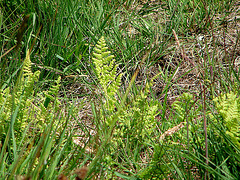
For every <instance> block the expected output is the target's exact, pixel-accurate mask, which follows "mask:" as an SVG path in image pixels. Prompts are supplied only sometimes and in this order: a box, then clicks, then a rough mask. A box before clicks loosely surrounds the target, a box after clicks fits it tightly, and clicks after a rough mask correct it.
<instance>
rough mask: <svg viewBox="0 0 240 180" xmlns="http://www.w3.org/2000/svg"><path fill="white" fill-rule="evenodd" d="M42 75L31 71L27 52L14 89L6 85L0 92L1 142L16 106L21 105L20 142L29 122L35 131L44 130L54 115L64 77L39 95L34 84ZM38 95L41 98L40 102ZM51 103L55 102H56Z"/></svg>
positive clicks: (18, 120) (16, 129) (16, 125)
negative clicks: (43, 93)
mask: <svg viewBox="0 0 240 180" xmlns="http://www.w3.org/2000/svg"><path fill="white" fill-rule="evenodd" d="M39 75H40V72H39V71H36V72H34V73H33V72H32V71H31V60H30V53H29V51H28V52H27V55H26V58H25V60H24V62H23V66H22V69H21V71H20V73H19V76H18V79H17V83H16V84H15V86H14V88H13V90H12V91H11V90H10V88H9V87H7V88H5V89H2V90H1V91H0V141H3V140H4V139H5V137H6V132H7V130H8V128H9V125H10V119H11V115H12V112H13V111H14V110H15V108H16V107H19V111H18V114H17V117H16V121H15V123H14V135H15V137H16V140H17V143H19V142H20V140H21V138H22V134H23V131H24V130H25V129H26V128H27V126H28V125H29V124H30V123H31V128H32V129H33V132H34V131H40V132H41V131H43V130H44V128H45V125H46V124H48V123H49V120H50V118H51V116H52V111H50V110H53V111H54V112H56V111H57V110H59V108H60V102H59V101H58V100H57V95H58V91H59V87H60V80H61V79H60V78H59V79H58V80H57V81H56V85H54V86H52V87H51V88H50V90H49V91H46V92H45V96H41V95H38V96H37V97H36V96H35V93H34V86H35V83H36V82H37V80H38V77H39ZM36 98H37V99H38V100H37V101H36ZM44 99H45V101H44ZM46 99H49V101H48V106H46V107H45V106H44V104H45V102H46ZM51 102H55V104H53V103H51ZM53 107H54V108H53Z"/></svg>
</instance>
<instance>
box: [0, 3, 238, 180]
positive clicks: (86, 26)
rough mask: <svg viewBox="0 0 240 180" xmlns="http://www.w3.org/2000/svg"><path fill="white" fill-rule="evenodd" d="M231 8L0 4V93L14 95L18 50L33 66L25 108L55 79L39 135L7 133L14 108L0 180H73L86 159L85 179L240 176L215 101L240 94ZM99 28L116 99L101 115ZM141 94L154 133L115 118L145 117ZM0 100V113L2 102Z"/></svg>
mask: <svg viewBox="0 0 240 180" xmlns="http://www.w3.org/2000/svg"><path fill="white" fill-rule="evenodd" d="M237 6H239V3H238V2H237V1H223V0H202V1H197V0H192V1H189V0H178V1H172V0H169V1H161V2H160V1H159V2H158V1H151V2H150V1H149V2H145V1H133V0H128V1H108V0H102V1H92V0H82V1H70V0H66V1H58V0H56V1H31V0H15V1H7V0H3V1H1V2H0V37H1V38H0V44H1V46H0V47H1V53H0V87H1V90H3V91H4V90H5V89H6V88H8V87H9V89H10V94H11V95H13V94H14V89H15V88H17V87H16V86H18V84H17V81H18V80H17V79H18V77H19V76H20V75H21V69H22V66H23V60H24V59H25V57H26V54H27V50H30V52H31V61H32V69H31V70H32V71H33V72H35V71H37V70H40V71H41V73H40V76H39V81H38V82H36V83H35V84H34V93H33V94H34V96H33V98H35V99H34V100H32V102H33V104H32V105H33V106H38V105H40V104H41V103H43V104H44V105H46V106H47V105H48V103H49V102H48V101H49V99H47V98H46V99H39V95H40V96H41V97H42V94H44V92H45V91H47V89H49V87H51V86H52V85H54V82H55V81H56V79H57V78H58V77H59V76H61V79H62V81H61V84H62V86H61V90H60V95H59V96H58V97H57V98H56V99H55V100H52V103H53V106H51V109H49V111H48V112H46V113H48V117H49V119H47V120H48V122H49V123H47V124H44V125H42V126H41V127H42V129H41V133H40V132H38V131H36V132H34V131H31V128H33V125H32V124H31V123H29V124H27V126H24V127H20V128H22V129H21V132H22V136H21V137H16V134H15V133H16V132H15V131H16V129H14V128H15V126H14V125H16V122H17V120H18V116H19V113H21V112H19V107H20V106H21V103H23V102H22V101H21V99H19V101H18V102H19V103H20V104H15V105H13V106H12V109H11V115H9V117H5V118H7V119H8V121H9V125H8V126H6V127H8V128H7V129H4V137H5V138H4V139H1V144H0V169H1V171H0V172H1V174H0V177H1V178H8V179H12V178H18V179H22V178H23V177H31V178H32V179H49V178H50V179H57V177H59V176H60V175H61V176H62V177H65V176H66V177H69V179H74V178H75V177H76V176H79V178H80V176H81V175H80V174H81V173H82V174H86V172H85V171H86V169H84V168H82V167H85V166H88V173H87V174H88V175H87V176H88V177H86V178H87V179H93V178H95V179H111V178H122V179H137V178H139V179H151V178H155V179H167V178H170V179H171V178H172V179H180V178H181V179H239V176H240V174H239V172H238V169H239V160H240V157H239V147H238V146H237V145H236V144H235V143H234V141H233V140H232V139H231V137H230V136H229V135H228V134H227V133H226V132H227V128H226V124H224V117H222V116H221V113H219V112H218V110H217V108H216V104H214V101H213V99H214V98H215V97H217V96H219V95H220V94H221V93H223V94H224V93H229V92H231V91H233V92H234V93H235V94H238V95H239V85H240V84H239V72H238V69H239V67H238V62H237V60H238V59H237V58H238V56H239V55H238V53H237V52H238V50H239V48H238V44H239V37H240V36H239V32H238V28H239V19H237V18H238V13H239V12H237V11H236V7H237ZM173 30H174V31H173ZM174 32H175V34H174ZM102 36H104V37H105V40H106V43H107V46H108V47H109V49H110V50H111V52H112V53H113V54H114V56H115V59H116V64H118V65H119V67H118V74H120V73H121V74H123V76H122V84H121V87H120V90H119V93H118V94H117V95H116V99H117V102H118V106H116V107H115V109H114V111H112V112H108V114H106V116H103V115H102V114H101V112H102V111H103V112H105V111H106V109H104V107H105V106H104V103H105V100H104V95H103V92H102V91H101V85H100V84H99V83H98V79H97V76H96V70H95V66H94V64H93V62H92V58H91V57H92V52H93V47H94V46H95V45H96V43H97V41H98V40H99V39H100V37H102ZM150 82H152V83H153V84H152V87H150V89H149V91H150V92H149V93H145V90H146V89H147V87H146V85H147V84H149V83H150ZM75 86H77V87H75ZM24 92H25V90H23V92H22V93H23V94H24ZM2 97H4V98H5V95H3V94H2ZM18 97H21V96H18ZM82 97H84V98H85V99H83V98H82ZM0 98H1V97H0ZM141 98H142V99H141ZM139 99H141V100H139ZM143 99H144V100H146V101H144V100H143ZM43 101H44V102H43ZM57 101H59V102H61V105H59V107H60V109H58V110H56V109H57V108H56V107H54V102H55V105H56V104H57V103H56V102H57ZM79 101H80V105H79V104H77V102H79ZM140 101H141V102H145V104H143V105H142V106H141V107H139V109H141V108H142V109H141V111H142V112H141V113H142V114H144V113H148V112H149V111H150V110H151V108H152V107H155V106H157V107H158V114H157V115H156V117H155V120H156V127H155V128H156V129H155V130H154V132H151V133H149V130H148V129H145V130H144V132H141V133H139V134H137V135H136V136H137V137H142V135H143V133H144V134H145V136H144V138H143V139H141V138H139V139H134V138H132V137H131V135H132V134H134V133H135V132H137V131H134V129H132V130H129V129H127V125H124V123H123V125H120V124H119V123H120V122H121V121H122V120H120V119H121V118H122V117H124V118H125V121H126V123H127V122H130V123H131V122H132V123H133V122H136V121H138V120H139V121H145V119H144V118H143V117H146V116H140V118H137V117H136V115H137V114H138V112H137V109H138V106H137V103H139V102H140ZM40 102H41V103H40ZM0 103H1V107H0V112H3V111H4V109H5V108H6V107H7V104H6V102H0ZM144 105H148V106H149V107H145V106H144ZM89 107H90V108H89ZM143 107H144V108H143ZM134 110H136V111H134ZM111 113H112V115H113V117H114V124H113V125H112V126H111V127H110V128H109V127H108V126H107V125H106V124H105V123H106V122H105V121H106V119H107V117H108V116H110V115H111ZM141 113H139V114H141ZM238 113H239V112H238ZM85 114H87V115H85ZM84 118H86V119H84ZM141 118H142V119H141ZM36 120H37V121H38V120H39V119H36ZM3 121H5V119H0V124H1V123H2V122H3ZM46 122H47V121H46ZM133 124H134V123H133ZM118 128H120V129H118ZM121 128H125V131H122V130H121ZM114 132H126V134H125V135H124V136H123V135H122V134H116V133H115V134H114ZM0 133H1V132H0ZM26 139H27V141H25V140H26ZM116 139H118V140H116ZM81 168H82V169H81ZM76 169H77V170H76ZM79 172H80V173H79ZM20 176H21V177H20Z"/></svg>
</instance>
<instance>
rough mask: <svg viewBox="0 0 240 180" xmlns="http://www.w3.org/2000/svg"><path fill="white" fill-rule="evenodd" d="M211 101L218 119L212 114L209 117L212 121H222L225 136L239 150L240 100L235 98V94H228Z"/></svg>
mask: <svg viewBox="0 0 240 180" xmlns="http://www.w3.org/2000/svg"><path fill="white" fill-rule="evenodd" d="M213 101H214V102H215V106H216V109H217V115H218V116H217V118H218V119H216V118H215V117H213V115H212V114H210V117H211V118H212V120H214V121H219V120H220V119H222V124H223V126H224V127H225V128H226V129H225V132H226V134H227V135H228V136H229V137H230V138H231V140H232V141H233V142H234V144H235V145H236V146H238V147H239V148H240V129H239V128H240V98H239V97H237V94H235V93H233V92H230V93H227V94H221V95H220V96H218V97H216V98H214V99H213Z"/></svg>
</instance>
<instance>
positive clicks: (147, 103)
mask: <svg viewBox="0 0 240 180" xmlns="http://www.w3.org/2000/svg"><path fill="white" fill-rule="evenodd" d="M151 85H152V82H150V83H147V85H146V87H145V90H144V91H143V90H142V91H140V92H139V94H137V95H135V97H134V98H133V99H130V104H128V105H127V106H125V107H124V111H123V114H122V115H121V116H119V120H118V124H117V127H116V130H115V132H114V136H115V138H116V142H118V144H122V145H123V144H124V141H125V142H126V140H128V141H130V142H132V143H133V144H134V142H135V143H140V144H145V143H148V142H149V140H150V139H151V137H152V136H153V134H154V132H155V130H156V119H155V117H156V116H157V115H158V110H159V102H158V101H157V100H154V99H150V98H148V95H149V91H150V89H149V88H150V86H151Z"/></svg>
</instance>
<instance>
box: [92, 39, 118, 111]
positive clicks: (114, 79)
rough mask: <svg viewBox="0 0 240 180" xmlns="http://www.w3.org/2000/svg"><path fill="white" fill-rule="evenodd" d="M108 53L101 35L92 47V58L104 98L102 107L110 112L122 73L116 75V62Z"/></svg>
mask: <svg viewBox="0 0 240 180" xmlns="http://www.w3.org/2000/svg"><path fill="white" fill-rule="evenodd" d="M110 53H111V52H110V51H108V48H107V47H106V43H105V40H104V37H101V38H100V40H99V41H98V43H97V44H96V47H95V48H94V52H93V56H94V57H93V58H92V59H93V63H94V65H95V67H96V73H97V77H98V80H99V83H100V85H101V87H102V90H103V93H104V96H105V99H106V102H105V104H104V107H105V108H106V109H107V110H108V111H109V112H112V111H113V110H114V108H115V104H116V102H117V101H116V98H115V95H116V93H117V91H118V89H119V87H120V85H121V76H122V75H121V74H119V75H118V76H117V64H115V59H114V56H113V55H111V54H110Z"/></svg>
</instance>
